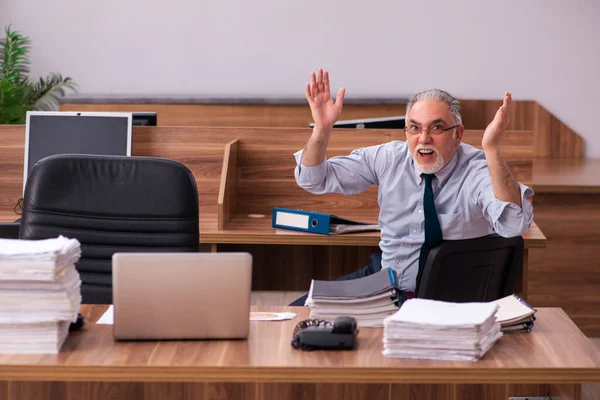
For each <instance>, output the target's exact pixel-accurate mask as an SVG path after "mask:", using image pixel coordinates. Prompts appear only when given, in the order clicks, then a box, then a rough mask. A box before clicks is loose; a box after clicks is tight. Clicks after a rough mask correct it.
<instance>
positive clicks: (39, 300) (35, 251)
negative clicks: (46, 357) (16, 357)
mask: <svg viewBox="0 0 600 400" xmlns="http://www.w3.org/2000/svg"><path fill="white" fill-rule="evenodd" d="M80 256H81V249H80V244H79V242H78V241H77V240H76V239H67V238H65V237H63V236H60V237H58V238H54V239H46V240H21V239H0V353H58V351H59V350H60V348H61V347H62V344H63V342H64V341H65V339H66V337H67V334H68V330H69V325H70V323H71V322H74V321H75V320H76V319H77V313H78V311H79V305H80V304H81V280H80V279H79V273H78V272H77V270H76V269H75V263H76V262H77V261H78V260H79V257H80Z"/></svg>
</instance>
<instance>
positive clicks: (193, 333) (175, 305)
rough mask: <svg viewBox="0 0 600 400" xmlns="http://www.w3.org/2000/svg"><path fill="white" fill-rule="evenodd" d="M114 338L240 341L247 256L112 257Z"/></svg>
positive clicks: (244, 329) (245, 326)
mask: <svg viewBox="0 0 600 400" xmlns="http://www.w3.org/2000/svg"><path fill="white" fill-rule="evenodd" d="M112 266H113V271H112V280H113V304H114V313H115V315H114V336H115V338H116V339H129V340H134V339H243V338H247V337H248V332H249V328H250V289H251V284H252V256H251V255H250V254H248V253H115V254H114V255H113V258H112Z"/></svg>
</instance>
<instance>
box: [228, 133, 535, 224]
mask: <svg viewBox="0 0 600 400" xmlns="http://www.w3.org/2000/svg"><path fill="white" fill-rule="evenodd" d="M277 131H279V132H281V133H280V134H275V133H274V132H275V131H273V130H257V129H252V128H248V129H245V130H244V131H243V132H239V134H237V136H238V137H240V138H241V148H240V161H239V163H240V188H239V194H240V196H239V198H238V199H239V200H238V205H237V209H238V210H239V213H241V214H268V213H270V212H271V210H272V209H273V207H275V206H277V207H286V208H301V209H310V210H319V211H321V212H327V213H333V212H336V214H338V215H339V213H340V210H344V211H345V212H351V213H352V215H353V216H354V214H355V212H356V211H358V210H370V211H371V213H370V214H368V215H366V216H365V217H366V218H367V221H369V220H370V221H373V220H375V221H376V219H377V216H378V213H379V207H378V204H377V191H376V190H377V189H376V188H375V187H372V188H369V189H368V190H367V191H365V192H363V193H360V194H358V195H354V196H343V195H338V194H325V195H319V196H315V195H313V194H311V193H309V192H307V191H305V190H303V189H301V188H299V187H298V185H297V184H296V181H295V178H294V167H295V160H294V158H293V156H292V155H293V153H294V152H296V151H298V150H300V149H302V148H303V147H304V144H305V142H306V140H307V138H308V137H309V136H310V131H308V130H303V129H298V130H296V129H288V130H277ZM271 132H273V133H271ZM350 134H351V137H349V136H350ZM482 137H483V131H466V132H465V134H464V137H463V141H464V142H465V143H467V144H471V145H474V146H476V147H478V148H481V140H482ZM403 139H405V137H404V134H403V133H399V132H398V131H391V130H390V131H385V130H372V131H361V132H353V133H349V132H348V131H345V130H344V131H334V133H333V134H332V136H331V138H330V143H329V146H328V150H327V155H328V157H333V156H337V155H347V154H349V153H350V152H351V151H352V150H353V149H356V148H359V147H366V146H372V145H375V144H380V143H384V142H388V141H391V140H403ZM532 143H533V133H532V132H531V131H510V132H507V134H506V135H505V137H504V138H503V142H502V151H503V154H504V156H505V159H506V161H507V163H508V164H509V166H510V168H511V170H512V171H513V174H514V175H515V177H516V179H517V180H518V181H520V182H522V183H524V184H525V185H531V182H532V155H533V149H532Z"/></svg>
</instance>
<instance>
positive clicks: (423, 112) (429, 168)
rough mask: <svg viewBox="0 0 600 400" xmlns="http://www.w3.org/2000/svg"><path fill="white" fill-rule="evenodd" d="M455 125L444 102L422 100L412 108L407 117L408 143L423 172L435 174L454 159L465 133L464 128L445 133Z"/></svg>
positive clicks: (418, 166)
mask: <svg viewBox="0 0 600 400" xmlns="http://www.w3.org/2000/svg"><path fill="white" fill-rule="evenodd" d="M454 125H456V123H455V122H454V117H453V116H452V113H451V112H450V109H449V108H448V105H446V103H444V102H443V101H439V100H421V101H418V102H416V103H415V104H414V105H413V106H412V108H411V109H410V113H409V115H407V116H406V142H407V144H408V149H409V150H410V153H411V154H412V157H413V160H414V161H415V166H416V167H417V169H418V170H419V171H421V172H424V173H427V174H433V173H436V172H438V171H439V170H440V169H442V168H443V167H444V166H445V165H446V164H448V163H449V162H450V160H452V157H454V155H455V154H456V149H457V148H458V145H459V144H460V141H461V139H462V135H463V131H464V127H463V126H462V125H459V126H458V127H456V128H454V129H449V130H447V131H444V130H445V129H447V128H450V127H452V126H454ZM421 129H423V131H422V132H421V133H419V131H420V130H421Z"/></svg>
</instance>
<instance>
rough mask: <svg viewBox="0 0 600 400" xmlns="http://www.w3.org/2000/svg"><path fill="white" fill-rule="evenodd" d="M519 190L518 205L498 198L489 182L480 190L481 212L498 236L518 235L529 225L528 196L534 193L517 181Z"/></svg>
mask: <svg viewBox="0 0 600 400" xmlns="http://www.w3.org/2000/svg"><path fill="white" fill-rule="evenodd" d="M519 191H520V193H521V206H520V207H519V205H517V204H515V203H512V202H508V201H502V200H498V199H497V198H496V196H495V195H494V191H493V188H492V184H491V182H489V185H486V186H485V187H484V189H483V190H482V191H481V192H480V195H479V204H480V206H481V208H482V211H483V214H484V215H485V217H486V218H487V219H488V220H489V221H490V222H491V223H492V226H493V227H494V230H495V231H496V233H498V234H499V235H500V236H503V237H514V236H520V235H522V234H524V233H525V232H527V230H529V227H530V226H531V222H532V221H533V206H532V205H531V202H530V201H529V197H531V196H533V195H534V193H533V190H531V188H529V187H527V186H525V185H523V184H521V183H519Z"/></svg>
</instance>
